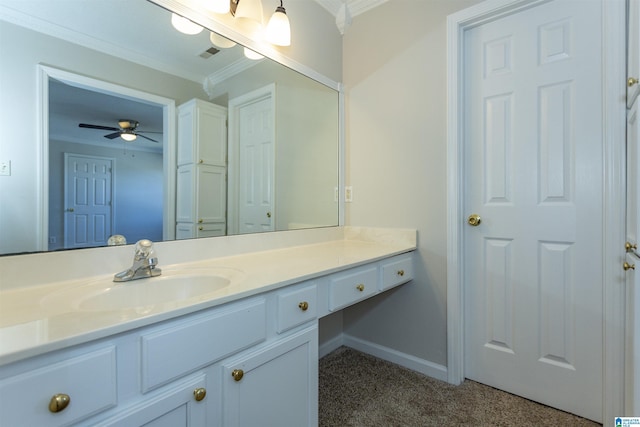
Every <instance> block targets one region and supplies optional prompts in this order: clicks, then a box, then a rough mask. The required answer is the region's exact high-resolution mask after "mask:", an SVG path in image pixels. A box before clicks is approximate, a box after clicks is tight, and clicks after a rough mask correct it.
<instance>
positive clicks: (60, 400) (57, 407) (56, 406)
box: [49, 393, 71, 413]
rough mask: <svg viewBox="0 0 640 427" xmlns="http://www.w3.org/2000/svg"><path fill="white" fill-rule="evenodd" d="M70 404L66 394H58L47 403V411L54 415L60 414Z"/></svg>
mask: <svg viewBox="0 0 640 427" xmlns="http://www.w3.org/2000/svg"><path fill="white" fill-rule="evenodd" d="M69 403H71V398H70V397H69V395H68V394H64V393H58V394H56V395H54V396H53V397H52V398H51V400H50V401H49V411H51V412H53V413H56V412H62V411H64V410H65V408H66V407H67V406H69Z"/></svg>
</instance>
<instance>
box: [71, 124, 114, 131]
mask: <svg viewBox="0 0 640 427" xmlns="http://www.w3.org/2000/svg"><path fill="white" fill-rule="evenodd" d="M78 127H81V128H87V129H99V130H120V129H118V128H114V127H110V126H99V125H90V124H87V123H80V124H79V125H78Z"/></svg>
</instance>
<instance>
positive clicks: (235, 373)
mask: <svg viewBox="0 0 640 427" xmlns="http://www.w3.org/2000/svg"><path fill="white" fill-rule="evenodd" d="M231 376H232V377H233V379H234V380H236V381H240V380H241V379H242V377H244V371H243V370H242V369H234V370H233V372H231Z"/></svg>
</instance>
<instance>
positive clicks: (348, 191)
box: [344, 185, 353, 203]
mask: <svg viewBox="0 0 640 427" xmlns="http://www.w3.org/2000/svg"><path fill="white" fill-rule="evenodd" d="M344 201H345V202H347V203H350V202H353V187H351V186H350V185H349V186H348V187H344Z"/></svg>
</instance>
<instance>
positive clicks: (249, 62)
mask: <svg viewBox="0 0 640 427" xmlns="http://www.w3.org/2000/svg"><path fill="white" fill-rule="evenodd" d="M260 62H262V59H258V60H253V59H248V58H244V57H242V58H240V59H238V60H236V61H234V62H232V63H231V64H229V65H227V66H226V67H223V68H221V69H219V70H217V71H216V72H215V73H211V74H209V75H208V76H207V77H206V78H205V79H204V82H203V84H202V87H203V89H204V91H205V92H206V93H207V95H209V97H211V96H212V94H213V88H214V87H215V85H217V84H219V83H221V82H223V81H225V80H226V79H228V78H230V77H233V76H235V75H236V74H238V73H241V72H243V71H244V70H247V69H249V68H251V67H253V66H255V65H257V64H259V63H260Z"/></svg>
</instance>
